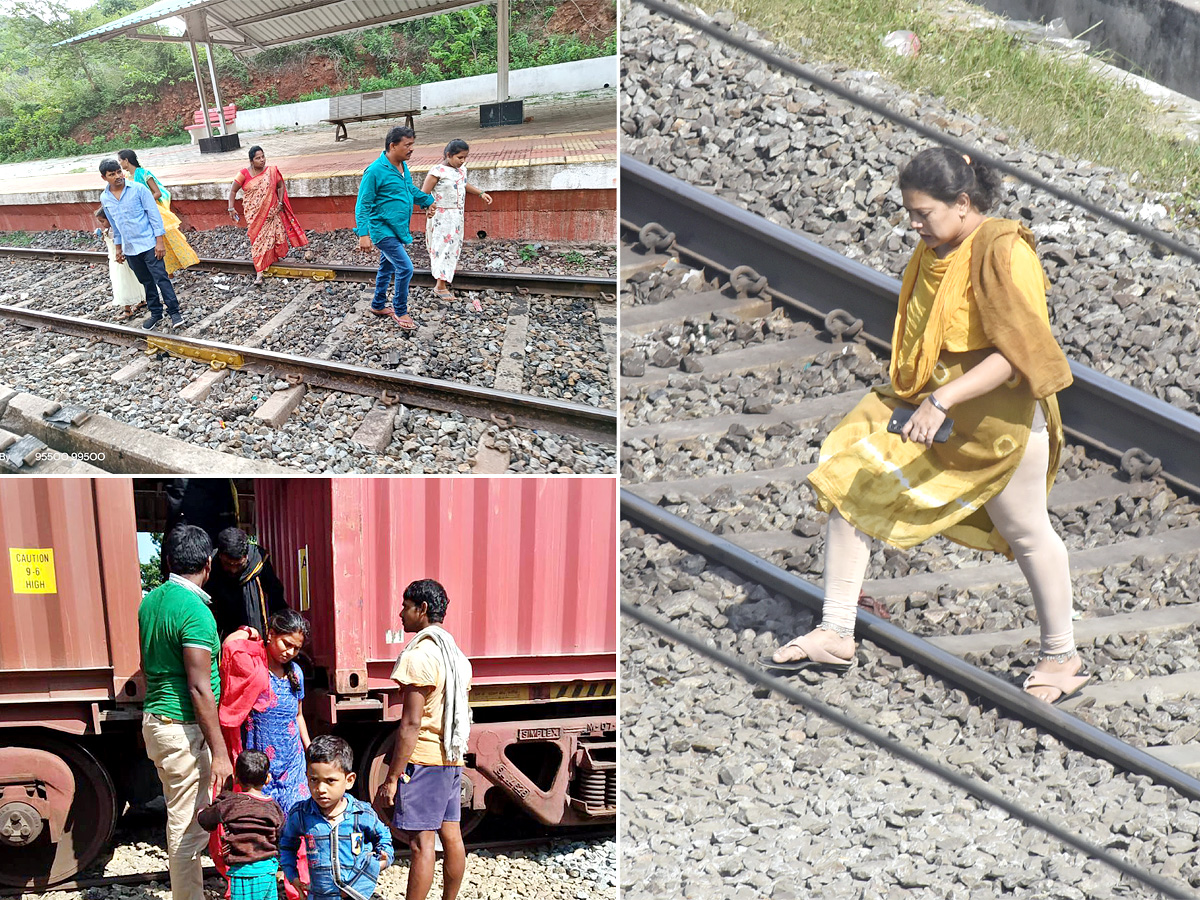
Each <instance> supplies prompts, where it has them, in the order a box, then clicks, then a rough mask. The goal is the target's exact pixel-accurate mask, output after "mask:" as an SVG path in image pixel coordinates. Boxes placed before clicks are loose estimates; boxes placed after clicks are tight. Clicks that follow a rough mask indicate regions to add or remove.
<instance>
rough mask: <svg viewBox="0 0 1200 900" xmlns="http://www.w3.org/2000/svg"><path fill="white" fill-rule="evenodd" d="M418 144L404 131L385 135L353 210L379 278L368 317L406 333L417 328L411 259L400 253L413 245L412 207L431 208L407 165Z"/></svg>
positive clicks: (430, 200)
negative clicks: (375, 253) (391, 295)
mask: <svg viewBox="0 0 1200 900" xmlns="http://www.w3.org/2000/svg"><path fill="white" fill-rule="evenodd" d="M416 141H417V135H416V132H414V131H413V130H412V129H411V128H405V127H404V126H399V127H396V128H393V129H392V130H391V131H389V132H388V133H387V137H386V138H385V139H384V142H383V147H384V149H383V153H381V154H379V159H377V160H375V162H373V163H371V164H370V165H369V166H367V168H366V171H364V172H363V177H362V182H361V183H360V184H359V186H358V203H357V204H355V207H354V223H355V228H354V233H355V234H357V235H358V248H359V249H360V250H364V251H366V250H370V249H371V244H372V243H374V244H375V246H376V247H378V248H379V273H378V274H377V275H376V276H375V296H374V297H373V298H372V299H371V312H372V313H374V314H375V315H377V316H389V317H391V319H392V320H393V321H395V323H396V324H397V325H399V326H400V327H401V328H403V329H404V330H405V331H415V330H416V327H417V324H416V322H414V321H413V320H412V316H410V315H409V314H408V284H409V282H410V281H412V275H413V264H412V260H410V259H409V258H408V253H407V252H406V251H405V249H404V245H405V244H411V243H412V242H413V238H412V234H411V233H410V232H409V230H408V223H409V220H411V219H412V214H413V204H414V203H416V205H417V206H419V207H421V208H422V209H425V208H427V207H429V206H431V205H432V204H433V197H431V196H430V195H429V194H426V193H425V192H424V191H422V190H419V189H418V188H417V186H416V185H415V184H413V180H412V175H411V174H409V171H408V163H407V162H405V160H407V159H408V158H409V157H410V156H412V152H413V145H414V144H415V143H416ZM393 278H394V279H395V282H396V294H395V299H394V300H393V303H392V309H391V310H389V309H388V308H387V298H388V286H389V285H390V284H391V282H392V280H393Z"/></svg>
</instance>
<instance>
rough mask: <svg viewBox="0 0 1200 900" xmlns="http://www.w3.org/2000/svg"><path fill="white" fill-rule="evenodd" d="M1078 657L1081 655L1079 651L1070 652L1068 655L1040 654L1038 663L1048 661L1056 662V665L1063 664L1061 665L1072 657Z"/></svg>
mask: <svg viewBox="0 0 1200 900" xmlns="http://www.w3.org/2000/svg"><path fill="white" fill-rule="evenodd" d="M1078 655H1079V651H1078V650H1073V649H1072V650H1068V651H1067V652H1066V653H1039V654H1038V662H1041V661H1042V660H1043V659H1048V660H1050V661H1051V662H1056V663H1060V664H1061V663H1065V662H1066V661H1067V660H1068V659H1070V658H1071V657H1072V656H1078Z"/></svg>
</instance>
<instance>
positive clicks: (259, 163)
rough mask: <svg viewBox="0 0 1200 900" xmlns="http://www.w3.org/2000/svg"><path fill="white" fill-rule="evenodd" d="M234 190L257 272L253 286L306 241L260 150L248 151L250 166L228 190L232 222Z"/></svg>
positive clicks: (283, 190)
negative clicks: (240, 193)
mask: <svg viewBox="0 0 1200 900" xmlns="http://www.w3.org/2000/svg"><path fill="white" fill-rule="evenodd" d="M238 190H241V192H242V208H243V209H244V210H245V212H246V232H247V234H248V236H249V238H250V254H251V256H252V257H253V258H254V271H255V272H256V273H258V274H257V277H256V278H255V279H254V283H255V284H261V283H262V278H263V272H265V271H267V269H269V268H270V267H271V266H272V265H273V264H274V263H276V262H278V261H279V260H281V259H283V258H284V257H285V256H287V254H288V250H289V249H290V248H291V247H306V246H308V238H307V237H305V235H304V229H303V228H301V227H300V222H299V220H298V219H297V218H296V214H295V213H294V212H292V201H291V200H290V199H288V195H287V188H286V187H285V186H284V184H283V176H282V175H281V174H279V169H278V168H276V167H275V166H268V165H267V155H266V154H265V153H264V152H263V148H262V147H258V146H254V147H251V148H250V167H249V168H247V169H242V171H241V172H239V173H238V174H237V177H236V178H234V179H233V184H232V185H230V187H229V216H230V218H232V219H233V221H234V222H235V223H236V222H237V221H238V214H237V209H236V208H235V207H234V205H233V198H234V197H235V196H236V195H237V192H238Z"/></svg>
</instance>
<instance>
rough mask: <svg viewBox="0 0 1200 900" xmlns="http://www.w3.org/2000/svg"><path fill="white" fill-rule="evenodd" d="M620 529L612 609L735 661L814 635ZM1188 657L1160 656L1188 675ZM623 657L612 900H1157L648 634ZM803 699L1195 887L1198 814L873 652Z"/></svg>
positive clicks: (631, 631) (802, 682) (761, 594)
mask: <svg viewBox="0 0 1200 900" xmlns="http://www.w3.org/2000/svg"><path fill="white" fill-rule="evenodd" d="M622 527H623V534H622V573H623V575H622V597H623V599H624V600H626V601H628V602H632V603H635V604H637V605H638V606H641V607H643V608H645V609H646V610H647V611H649V612H652V613H655V614H657V615H659V616H660V617H662V618H666V619H669V620H671V621H672V622H673V623H674V624H675V625H676V626H678V627H680V628H683V629H684V630H685V631H689V632H691V633H695V634H702V635H703V636H705V637H706V638H707V639H708V640H710V641H712V642H714V643H715V644H716V645H717V646H718V647H719V648H721V649H723V650H726V651H727V652H731V653H734V654H735V655H738V656H740V657H742V658H743V659H754V658H757V657H758V656H760V655H762V654H764V653H769V652H770V651H771V649H773V648H774V647H775V646H776V645H777V642H778V641H779V640H781V639H786V638H788V637H791V636H792V635H794V634H796V633H799V632H802V631H804V630H807V628H808V627H810V623H811V616H809V615H808V614H807V613H806V612H803V611H801V610H798V609H796V608H791V607H790V606H789V605H788V604H786V603H785V602H784V601H781V600H778V599H775V598H774V597H772V596H771V595H770V593H769V592H767V591H765V590H763V589H762V588H760V587H757V586H754V585H749V584H745V583H743V582H741V581H740V580H739V579H738V578H737V577H736V576H734V575H733V574H732V573H730V572H728V571H727V570H725V569H722V568H720V567H715V566H710V567H705V566H704V564H703V561H702V560H699V559H698V558H697V557H695V556H694V555H692V554H689V553H686V552H684V551H682V550H679V549H678V548H675V547H673V546H671V545H669V544H665V543H663V542H662V541H661V540H659V539H658V538H656V537H654V536H651V535H646V534H644V533H642V532H641V531H640V529H637V528H632V527H629V526H628V524H627V523H623V526H622ZM785 607H786V608H785ZM1186 643H1187V642H1186V641H1183V642H1180V641H1166V642H1163V641H1158V642H1156V649H1161V650H1162V655H1165V656H1167V657H1171V658H1174V656H1173V654H1174V655H1179V654H1182V655H1184V656H1190V657H1191V658H1193V659H1194V657H1195V647H1194V643H1193V646H1192V647H1191V648H1190V650H1186V649H1184V648H1183V646H1182V645H1184V644H1186ZM1160 645H1161V646H1160ZM622 648H623V649H622V653H623V656H622V730H621V743H622V749H621V764H622V767H623V768H622V783H621V791H622V800H621V802H622V809H623V810H624V821H623V825H622V838H621V840H622V843H621V847H622V867H621V896H622V898H623V900H635V898H651V897H654V898H658V897H664V896H678V897H696V898H701V897H711V896H721V897H738V898H740V897H746V898H751V897H770V898H778V900H789V898H799V897H805V896H813V895H816V896H836V897H853V898H878V897H886V898H892V897H895V898H901V897H909V896H923V897H924V896H928V897H944V898H968V897H969V898H976V897H1004V896H1014V895H1015V896H1037V897H1055V898H1058V897H1062V898H1080V900H1082V898H1107V897H1151V896H1156V894H1154V893H1153V892H1151V891H1148V890H1146V889H1143V888H1140V887H1135V886H1133V885H1132V884H1130V883H1127V882H1122V881H1120V880H1119V878H1118V876H1117V875H1116V874H1115V872H1114V871H1113V870H1111V869H1110V868H1108V867H1107V866H1105V865H1103V864H1100V863H1097V862H1094V861H1089V860H1087V859H1086V858H1084V857H1083V856H1082V855H1080V854H1078V853H1076V852H1074V851H1069V850H1067V849H1065V848H1063V847H1062V846H1061V845H1060V844H1058V842H1056V841H1054V840H1051V839H1050V838H1048V837H1047V836H1046V835H1044V834H1043V833H1042V832H1040V831H1036V830H1034V829H1031V828H1029V827H1027V826H1025V825H1023V824H1021V823H1018V822H1017V821H1015V820H1013V819H1011V818H1009V817H1008V816H1006V815H1004V814H1003V813H1000V812H997V811H996V810H994V809H990V808H987V807H986V806H983V805H982V804H980V803H978V802H976V801H975V800H973V799H970V798H968V797H967V796H966V795H965V794H963V793H961V792H960V791H958V790H957V789H954V788H950V787H948V786H947V785H945V784H944V783H943V782H941V781H939V780H936V779H934V778H933V777H932V776H931V775H927V774H925V773H923V772H920V771H918V770H916V769H915V768H913V767H912V766H911V765H909V764H907V763H900V762H898V761H896V760H895V758H893V757H892V756H891V755H890V754H887V753H886V752H883V751H881V750H879V749H877V748H875V747H874V746H872V745H869V744H867V743H866V742H865V741H863V740H861V739H859V738H856V737H852V736H848V735H847V734H845V733H844V732H842V730H841V729H839V728H837V727H835V726H832V725H829V724H828V723H826V722H824V721H823V720H821V719H819V718H818V717H816V716H813V715H807V714H805V713H803V712H802V711H801V710H799V709H797V708H795V707H792V706H790V705H789V704H787V703H785V702H783V701H781V700H779V699H778V698H776V697H774V696H772V695H769V694H768V693H767V692H766V691H764V690H761V689H757V688H752V687H751V686H749V685H748V684H747V683H745V682H744V681H742V680H741V679H740V678H738V677H737V676H734V675H732V674H730V673H729V672H727V671H725V670H723V669H722V668H721V667H720V666H717V665H714V664H710V663H709V662H707V661H706V660H704V659H703V658H701V657H699V656H698V655H696V654H693V653H692V652H691V651H688V650H686V649H684V648H676V647H673V646H671V645H669V644H668V643H666V642H664V641H661V640H660V639H658V638H657V636H655V635H654V634H653V633H652V632H650V631H649V630H648V629H646V628H644V627H642V626H640V625H634V624H631V623H628V622H627V623H626V625H625V627H624V631H623V636H622ZM1102 651H1103V648H1095V649H1094V650H1085V656H1086V655H1088V654H1089V653H1090V652H1094V653H1096V654H1097V655H1102ZM1031 662H1032V659H1031V658H1028V659H1024V660H1022V659H1019V658H1017V659H1014V666H1016V665H1018V664H1019V665H1021V666H1022V668H1025V667H1027V666H1028V665H1029V664H1031ZM796 683H797V685H798V686H799V687H800V688H801V689H803V690H806V691H808V692H810V693H812V694H813V695H814V696H816V697H817V698H818V699H821V700H823V701H825V702H826V703H829V704H831V705H833V706H835V707H837V708H839V709H841V710H842V711H844V712H846V713H848V714H850V715H853V716H854V717H856V718H860V719H864V720H866V721H868V722H870V723H871V724H873V725H875V726H876V727H879V728H881V729H883V730H884V731H885V732H888V733H890V734H891V735H892V736H893V737H895V738H896V739H898V740H900V741H901V742H902V743H904V744H907V745H908V746H910V747H913V748H914V749H918V750H920V751H921V752H922V753H924V754H926V755H928V756H932V757H934V758H936V759H938V760H940V761H941V762H943V763H945V764H947V765H949V766H950V767H952V768H954V769H957V770H959V771H960V772H962V773H964V774H967V775H969V776H972V777H974V778H977V779H980V780H982V781H985V782H987V784H988V786H989V787H990V788H992V789H993V790H996V791H999V792H1001V793H1003V794H1004V795H1005V796H1006V797H1008V798H1009V799H1012V800H1014V801H1015V802H1018V803H1020V804H1021V805H1022V806H1024V807H1026V808H1028V809H1030V810H1031V811H1033V812H1035V813H1036V814H1038V815H1040V816H1044V817H1048V818H1050V819H1051V820H1053V821H1055V822H1059V823H1063V824H1065V825H1067V827H1069V828H1071V829H1072V830H1073V831H1075V833H1077V834H1079V835H1081V836H1082V837H1084V838H1086V839H1088V840H1091V841H1094V842H1096V843H1098V844H1100V845H1101V846H1104V847H1106V848H1107V849H1108V850H1110V851H1111V852H1113V853H1116V854H1117V855H1119V856H1121V857H1123V858H1125V859H1126V860H1128V861H1130V862H1133V863H1135V864H1137V865H1139V866H1141V867H1144V868H1146V869H1148V870H1150V871H1152V872H1154V873H1156V874H1158V875H1160V876H1167V877H1174V878H1176V879H1178V880H1179V881H1181V882H1183V883H1187V884H1191V885H1192V886H1193V887H1196V886H1200V866H1197V865H1196V863H1195V860H1194V854H1195V849H1196V846H1197V833H1198V832H1200V802H1196V801H1188V800H1185V799H1183V798H1181V797H1179V796H1177V795H1175V794H1174V793H1173V792H1172V791H1169V790H1167V789H1165V788H1161V787H1158V786H1156V785H1153V784H1151V783H1150V782H1149V780H1148V779H1146V778H1144V777H1140V776H1131V775H1127V774H1125V773H1122V772H1118V771H1115V770H1114V769H1113V767H1112V766H1111V765H1109V764H1107V763H1104V762H1098V761H1096V760H1094V759H1091V758H1089V757H1088V756H1086V755H1085V754H1083V753H1080V752H1078V751H1076V750H1072V749H1069V748H1068V747H1066V746H1064V745H1063V744H1062V743H1060V742H1059V741H1058V740H1056V739H1055V738H1053V737H1050V736H1048V735H1045V734H1039V733H1038V731H1037V730H1036V729H1033V728H1028V727H1025V726H1023V725H1022V724H1021V723H1019V722H1017V721H1015V720H1012V719H1009V718H1007V717H1005V716H1002V715H1000V714H998V713H997V712H996V710H994V709H991V708H982V709H981V708H980V707H979V706H977V705H973V704H972V703H971V702H969V698H968V697H967V695H965V694H964V693H963V692H961V691H959V690H956V689H953V688H951V687H948V686H946V685H945V684H944V683H943V682H941V681H940V680H938V679H936V678H933V677H931V676H926V675H924V674H923V673H922V672H921V671H919V670H918V669H916V668H915V667H913V666H906V665H904V664H903V661H902V660H900V659H899V658H898V657H895V656H891V655H890V654H887V653H886V652H884V651H882V650H881V649H880V648H879V647H877V646H874V645H872V644H869V643H863V644H861V645H860V646H859V648H858V652H857V655H856V665H855V666H854V667H853V668H852V669H851V670H850V671H849V672H847V673H845V674H844V675H842V676H841V677H831V676H828V675H818V674H814V673H805V674H803V675H802V676H800V678H799V680H798V681H797V682H796ZM1196 712H1197V710H1196V704H1195V701H1194V699H1189V700H1186V701H1163V700H1161V698H1160V699H1159V701H1158V702H1157V703H1149V704H1147V708H1146V709H1143V710H1138V711H1134V710H1132V709H1122V710H1119V711H1116V712H1114V713H1104V714H1100V713H1098V712H1097V711H1096V710H1094V709H1092V710H1086V709H1085V710H1083V711H1082V715H1083V716H1084V717H1085V718H1088V717H1090V716H1092V715H1095V716H1096V718H1097V719H1098V720H1099V721H1098V722H1097V724H1102V725H1104V724H1108V725H1110V726H1112V727H1116V728H1117V730H1118V731H1134V732H1136V731H1140V732H1142V733H1145V734H1147V735H1148V736H1149V737H1150V739H1151V740H1152V741H1155V739H1156V738H1157V736H1158V735H1157V729H1150V728H1148V727H1147V723H1148V722H1160V723H1163V724H1164V725H1168V723H1169V722H1171V721H1177V717H1182V716H1185V715H1190V716H1195V714H1196ZM1120 723H1124V724H1120ZM1168 727H1169V725H1168ZM1155 742H1156V741H1155Z"/></svg>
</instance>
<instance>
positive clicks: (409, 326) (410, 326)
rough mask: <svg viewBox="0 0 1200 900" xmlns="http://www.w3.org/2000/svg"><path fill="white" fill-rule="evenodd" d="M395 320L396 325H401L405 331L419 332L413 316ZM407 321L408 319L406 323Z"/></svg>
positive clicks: (397, 317) (400, 317)
mask: <svg viewBox="0 0 1200 900" xmlns="http://www.w3.org/2000/svg"><path fill="white" fill-rule="evenodd" d="M395 319H396V324H397V325H399V326H400V327H401V328H402V329H404V330H405V331H416V330H417V323H416V322H414V321H413V320H412V317H411V316H396V317H395ZM405 319H408V321H407V322H405V321H404V320H405Z"/></svg>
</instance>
